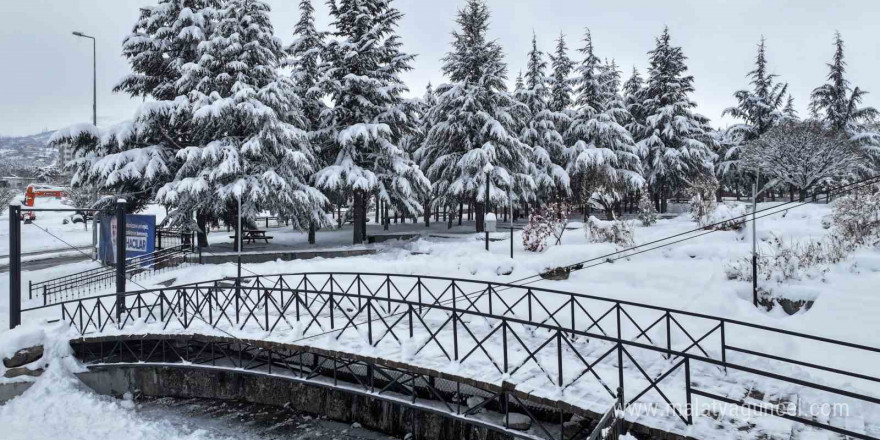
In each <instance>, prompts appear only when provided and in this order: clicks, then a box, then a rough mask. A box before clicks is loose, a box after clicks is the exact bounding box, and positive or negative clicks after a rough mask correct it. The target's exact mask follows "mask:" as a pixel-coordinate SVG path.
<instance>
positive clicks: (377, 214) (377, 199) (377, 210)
mask: <svg viewBox="0 0 880 440" xmlns="http://www.w3.org/2000/svg"><path fill="white" fill-rule="evenodd" d="M379 206H381V204H380V201H379V194H376V224H377V225H378V224H379Z"/></svg>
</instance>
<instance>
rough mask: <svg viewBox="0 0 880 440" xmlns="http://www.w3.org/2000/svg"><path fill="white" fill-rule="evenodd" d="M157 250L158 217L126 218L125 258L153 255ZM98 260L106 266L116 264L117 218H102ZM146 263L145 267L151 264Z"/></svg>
mask: <svg viewBox="0 0 880 440" xmlns="http://www.w3.org/2000/svg"><path fill="white" fill-rule="evenodd" d="M155 250H156V216H155V215H126V216H125V257H126V258H131V257H137V256H140V255H146V254H151V253H153V252H154V251H155ZM98 258H99V259H100V260H101V261H102V262H104V264H116V216H115V215H106V214H105V215H102V216H101V243H100V246H99V248H98ZM149 263H150V262H149V261H146V260H145V261H144V263H143V264H144V265H147V264H149Z"/></svg>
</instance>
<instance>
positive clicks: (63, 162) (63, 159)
mask: <svg viewBox="0 0 880 440" xmlns="http://www.w3.org/2000/svg"><path fill="white" fill-rule="evenodd" d="M71 160H73V148H64V145H59V146H58V167H59V168H60V169H64V167H65V166H67V164H68V163H69V162H70V161H71Z"/></svg>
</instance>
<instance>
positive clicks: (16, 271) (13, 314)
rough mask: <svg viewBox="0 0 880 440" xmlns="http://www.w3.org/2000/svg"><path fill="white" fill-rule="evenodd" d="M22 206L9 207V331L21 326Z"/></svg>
mask: <svg viewBox="0 0 880 440" xmlns="http://www.w3.org/2000/svg"><path fill="white" fill-rule="evenodd" d="M20 222H21V205H20V204H19V203H18V202H13V203H11V204H10V205H9V329H10V330H12V329H14V328H15V327H17V326H18V325H20V324H21V223H20Z"/></svg>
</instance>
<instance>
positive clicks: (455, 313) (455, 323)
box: [452, 281, 458, 362]
mask: <svg viewBox="0 0 880 440" xmlns="http://www.w3.org/2000/svg"><path fill="white" fill-rule="evenodd" d="M456 302H457V301H456V298H455V281H453V282H452V348H453V350H454V353H455V358H454V359H453V360H454V361H455V362H458V307H457V306H456Z"/></svg>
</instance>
